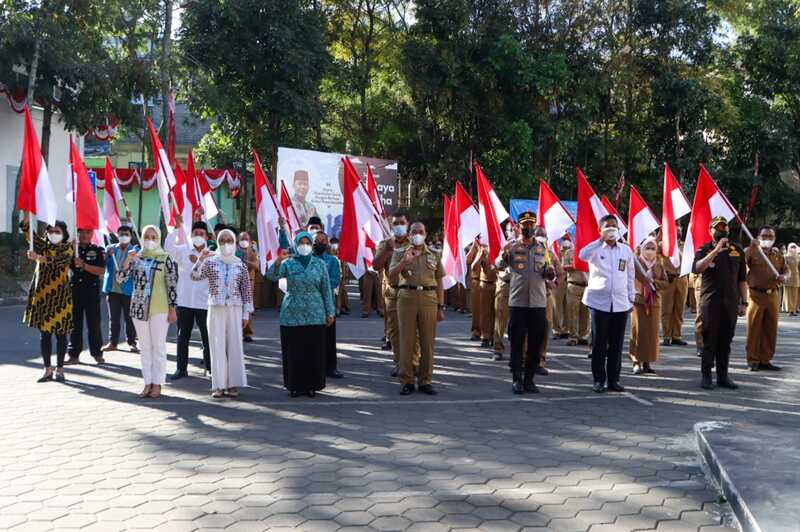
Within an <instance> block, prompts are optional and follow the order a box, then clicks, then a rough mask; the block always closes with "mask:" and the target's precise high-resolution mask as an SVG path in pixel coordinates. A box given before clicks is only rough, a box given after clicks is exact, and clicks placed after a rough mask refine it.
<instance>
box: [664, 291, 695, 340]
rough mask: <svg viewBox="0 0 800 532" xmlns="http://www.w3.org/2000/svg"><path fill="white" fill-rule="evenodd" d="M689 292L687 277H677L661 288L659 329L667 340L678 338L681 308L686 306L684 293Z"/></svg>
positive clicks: (681, 325)
mask: <svg viewBox="0 0 800 532" xmlns="http://www.w3.org/2000/svg"><path fill="white" fill-rule="evenodd" d="M688 292H689V279H688V278H687V277H685V276H684V277H679V278H677V279H675V280H674V281H672V282H671V283H670V284H669V286H668V287H667V288H665V289H664V290H662V291H661V292H660V293H659V295H660V296H661V331H662V333H661V334H662V336H663V337H664V338H666V339H669V340H680V339H681V329H682V328H683V310H684V309H685V308H686V295H687V294H688Z"/></svg>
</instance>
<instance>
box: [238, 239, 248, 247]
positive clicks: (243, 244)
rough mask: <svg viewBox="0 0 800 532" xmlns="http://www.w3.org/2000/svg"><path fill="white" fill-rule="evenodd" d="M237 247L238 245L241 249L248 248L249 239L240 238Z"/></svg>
mask: <svg viewBox="0 0 800 532" xmlns="http://www.w3.org/2000/svg"><path fill="white" fill-rule="evenodd" d="M239 247H240V248H242V249H247V248H249V247H250V241H249V240H242V241H240V242H239Z"/></svg>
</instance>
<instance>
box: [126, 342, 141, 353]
mask: <svg viewBox="0 0 800 532" xmlns="http://www.w3.org/2000/svg"><path fill="white" fill-rule="evenodd" d="M128 350H129V351H130V352H131V353H141V351H140V350H139V346H138V345H136V344H135V343H134V344H128Z"/></svg>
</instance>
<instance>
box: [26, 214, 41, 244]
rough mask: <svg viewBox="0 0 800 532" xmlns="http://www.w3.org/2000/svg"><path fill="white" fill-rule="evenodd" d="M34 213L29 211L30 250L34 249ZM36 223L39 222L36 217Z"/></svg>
mask: <svg viewBox="0 0 800 532" xmlns="http://www.w3.org/2000/svg"><path fill="white" fill-rule="evenodd" d="M33 223H34V222H33V213H32V212H29V213H28V251H33ZM36 223H37V224H38V223H39V219H38V218H37V219H36Z"/></svg>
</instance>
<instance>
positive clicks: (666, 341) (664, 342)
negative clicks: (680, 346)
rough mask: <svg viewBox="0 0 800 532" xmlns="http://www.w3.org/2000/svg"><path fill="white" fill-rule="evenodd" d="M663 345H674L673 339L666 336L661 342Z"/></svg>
mask: <svg viewBox="0 0 800 532" xmlns="http://www.w3.org/2000/svg"><path fill="white" fill-rule="evenodd" d="M661 345H663V346H664V347H669V346H671V345H672V340H670V339H669V338H664V340H663V341H662V342H661Z"/></svg>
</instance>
